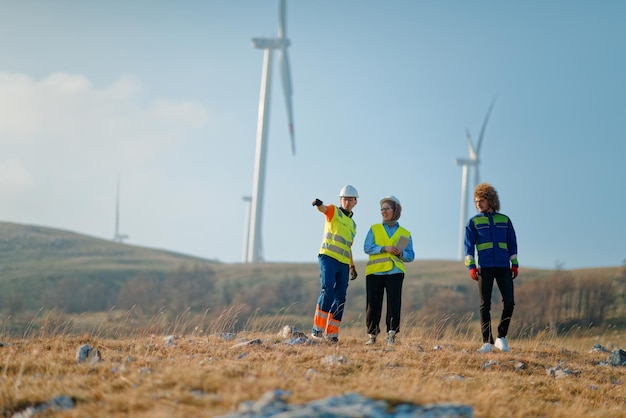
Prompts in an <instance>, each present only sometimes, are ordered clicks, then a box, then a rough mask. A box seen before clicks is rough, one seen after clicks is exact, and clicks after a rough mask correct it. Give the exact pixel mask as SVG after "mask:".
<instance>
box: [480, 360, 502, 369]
mask: <svg viewBox="0 0 626 418" xmlns="http://www.w3.org/2000/svg"><path fill="white" fill-rule="evenodd" d="M498 364H500V362H499V361H498V360H488V361H487V362H486V363H485V364H483V365H482V366H481V368H482V369H488V368H490V367H491V366H495V365H498Z"/></svg>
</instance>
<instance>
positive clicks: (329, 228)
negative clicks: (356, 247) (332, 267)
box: [320, 206, 356, 264]
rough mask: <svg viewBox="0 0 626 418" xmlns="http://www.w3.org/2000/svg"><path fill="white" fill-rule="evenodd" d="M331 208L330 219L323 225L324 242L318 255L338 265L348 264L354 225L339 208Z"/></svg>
mask: <svg viewBox="0 0 626 418" xmlns="http://www.w3.org/2000/svg"><path fill="white" fill-rule="evenodd" d="M333 208H334V213H333V217H332V219H331V220H330V221H327V222H326V224H325V225H324V240H323V241H322V245H321V247H320V254H326V255H328V256H330V257H332V258H334V259H335V260H337V261H339V262H340V263H344V264H350V255H351V251H350V247H351V246H352V239H353V238H354V236H355V235H356V224H355V223H354V221H353V220H352V218H350V217H349V216H346V215H345V214H344V213H343V212H342V210H341V209H340V208H339V207H337V206H333Z"/></svg>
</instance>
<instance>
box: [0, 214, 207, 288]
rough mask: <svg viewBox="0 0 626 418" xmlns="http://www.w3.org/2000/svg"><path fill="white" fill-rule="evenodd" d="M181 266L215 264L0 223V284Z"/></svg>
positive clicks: (30, 226)
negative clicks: (22, 280) (63, 276)
mask: <svg viewBox="0 0 626 418" xmlns="http://www.w3.org/2000/svg"><path fill="white" fill-rule="evenodd" d="M185 263H186V264H190V263H193V264H209V265H212V264H215V263H216V262H215V261H211V260H205V259H201V258H197V257H192V256H188V255H184V254H178V253H174V252H171V251H164V250H155V249H148V248H142V247H137V246H134V245H128V244H122V243H116V242H113V241H108V240H104V239H99V238H93V237H89V236H86V235H81V234H77V233H74V232H68V231H63V230H59V229H53V228H46V227H41V226H32V225H20V224H14V223H7V222H0V282H5V281H11V280H15V279H31V278H45V277H49V276H54V275H59V274H60V275H67V274H74V275H79V276H80V275H91V274H94V273H103V272H127V273H133V274H134V273H137V272H142V271H165V270H170V269H174V268H176V267H177V266H179V265H181V264H185Z"/></svg>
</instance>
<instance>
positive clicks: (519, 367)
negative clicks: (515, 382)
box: [513, 361, 526, 372]
mask: <svg viewBox="0 0 626 418" xmlns="http://www.w3.org/2000/svg"><path fill="white" fill-rule="evenodd" d="M513 367H514V368H515V371H516V372H521V371H522V370H525V369H526V363H524V362H523V361H516V362H515V364H514V365H513Z"/></svg>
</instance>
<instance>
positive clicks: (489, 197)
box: [465, 183, 519, 353]
mask: <svg viewBox="0 0 626 418" xmlns="http://www.w3.org/2000/svg"><path fill="white" fill-rule="evenodd" d="M474 204H475V205H476V209H477V210H478V212H479V213H478V214H477V215H475V216H474V217H472V218H471V219H470V220H469V221H468V223H467V226H466V227H465V266H466V267H467V268H468V269H469V274H470V277H471V278H472V280H475V281H477V282H478V290H479V293H480V328H481V333H482V337H483V345H482V347H480V348H479V349H478V352H479V353H489V352H491V351H493V348H494V346H495V348H497V349H499V350H501V351H509V343H508V341H507V340H506V335H507V333H508V332H509V325H510V323H511V316H512V315H513V307H514V305H515V300H514V296H513V280H514V279H515V278H516V277H517V276H518V273H519V270H518V269H519V263H518V262H517V238H516V236H515V229H514V228H513V223H512V222H511V219H509V217H508V216H506V215H503V214H501V213H499V212H498V211H499V210H500V199H499V197H498V192H497V191H496V189H494V188H493V186H491V185H490V184H488V183H480V184H479V185H478V186H476V189H475V190H474ZM476 251H477V252H478V260H477V262H476V261H475V260H474V254H475V252H476ZM494 280H495V281H496V283H497V284H498V289H499V290H500V294H501V295H502V303H503V308H502V316H501V318H500V324H499V325H498V337H497V338H496V340H495V343H494V339H493V334H492V331H491V293H492V291H493V281H494Z"/></svg>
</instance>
